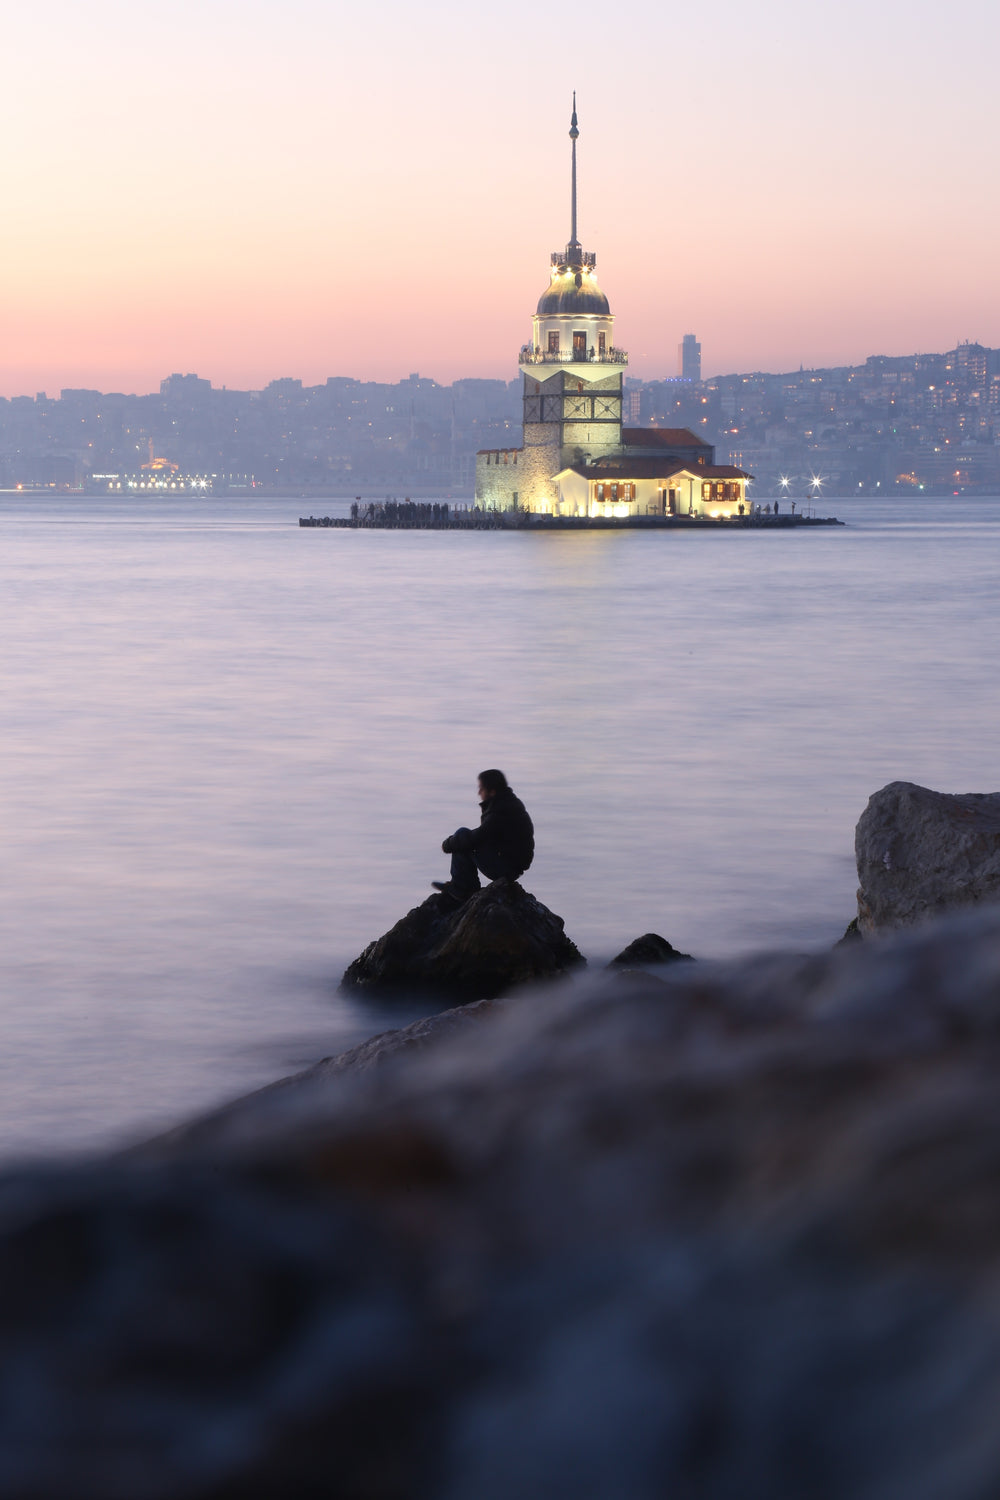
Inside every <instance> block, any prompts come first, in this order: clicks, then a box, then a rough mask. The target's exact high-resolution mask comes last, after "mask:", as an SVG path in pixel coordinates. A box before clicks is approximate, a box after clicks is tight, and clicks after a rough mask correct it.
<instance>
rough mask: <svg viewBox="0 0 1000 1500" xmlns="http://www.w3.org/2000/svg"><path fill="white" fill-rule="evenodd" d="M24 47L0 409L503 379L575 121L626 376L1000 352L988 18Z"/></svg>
mask: <svg viewBox="0 0 1000 1500" xmlns="http://www.w3.org/2000/svg"><path fill="white" fill-rule="evenodd" d="M932 21H933V24H931V23H932ZM7 33H8V34H7V38H6V40H7V57H8V69H7V78H6V83H5V91H4V94H3V98H2V100H0V111H2V114H3V122H4V128H5V131H6V136H7V140H8V143H9V146H10V149H9V150H8V152H7V155H6V160H5V163H4V165H3V167H2V168H0V182H2V188H3V194H4V198H3V201H4V204H5V208H6V215H5V218H6V223H5V236H4V241H5V242H4V247H3V252H2V254H3V276H2V279H0V285H2V286H3V289H4V290H3V293H2V294H0V392H2V393H3V394H5V395H21V394H26V393H29V392H37V391H42V390H50V389H56V390H58V389H63V388H79V387H86V388H90V389H100V390H108V389H113V390H121V391H123V392H126V391H127V392H135V393H139V392H142V391H145V390H149V389H152V388H155V387H156V386H157V385H158V382H159V380H160V379H161V378H162V377H163V375H164V374H167V373H170V372H173V371H181V370H182V371H189V370H193V371H198V372H199V373H201V374H202V375H203V376H204V377H205V378H208V379H211V380H212V383H213V384H214V385H217V386H222V385H226V386H230V387H236V388H239V389H258V388H260V387H261V386H263V385H265V384H266V383H267V382H268V381H269V380H271V379H273V378H276V375H277V376H280V374H281V373H287V372H289V371H294V374H295V377H296V378H301V379H302V381H303V383H304V384H307V385H313V384H317V383H321V382H322V381H323V380H325V379H326V378H327V376H328V375H329V374H331V373H336V372H337V371H339V370H350V371H351V372H353V373H355V374H356V375H357V377H358V378H360V379H371V380H386V381H390V382H394V381H395V380H397V379H399V378H400V376H401V375H403V374H405V373H408V372H409V371H412V370H417V369H419V370H420V372H421V374H426V375H429V376H431V377H432V378H434V379H436V380H438V381H439V382H441V383H442V384H449V383H451V382H452V381H453V380H454V379H455V378H463V377H472V378H475V377H480V378H492V379H497V378H499V379H505V378H510V376H511V375H513V373H514V370H515V360H516V355H517V350H518V347H519V345H520V344H521V343H522V342H523V341H524V340H525V339H526V338H527V337H528V334H529V331H530V316H531V313H532V311H533V309H534V306H535V304H536V302H537V300H538V297H539V295H540V293H541V292H542V290H543V289H544V287H545V285H546V284H547V269H548V257H549V253H550V251H551V250H553V249H556V248H559V247H560V246H562V245H563V244H564V243H565V241H566V239H567V238H568V234H569V202H568V200H569V180H568V179H569V143H568V139H567V128H568V117H569V109H570V98H571V91H572V89H573V88H575V89H576V90H577V91H578V102H579V112H580V128H581V137H580V235H581V238H582V240H583V242H584V244H585V245H586V247H587V248H588V249H590V250H593V251H595V252H596V253H597V256H598V272H599V276H600V279H601V282H602V285H603V287H604V289H605V291H606V292H607V294H608V296H609V298H610V301H611V307H612V311H613V312H614V313H615V314H616V316H617V319H618V322H617V326H616V340H617V342H619V343H620V345H621V346H622V347H624V348H626V349H627V350H628V351H629V353H630V369H631V371H632V373H633V374H635V375H636V376H637V377H639V378H641V379H644V380H649V379H657V378H662V377H663V376H664V375H669V374H672V373H674V371H675V359H676V348H677V345H678V343H679V342H680V340H681V338H682V336H683V335H684V334H685V333H690V332H693V333H696V334H697V336H698V338H699V339H700V341H701V344H702V349H703V366H704V368H705V369H706V371H714V372H723V371H727V372H733V371H747V370H762V371H763V370H770V371H784V370H796V369H798V368H799V366H800V365H804V366H806V367H807V368H824V367H830V366H838V365H852V364H859V363H862V362H863V360H864V359H865V358H866V357H867V356H868V355H869V354H870V353H872V352H873V351H876V350H877V351H888V352H891V351H910V350H912V349H924V350H944V349H949V348H953V347H954V346H955V344H956V343H957V342H959V341H960V340H965V339H972V340H978V341H979V342H982V343H984V344H987V345H990V346H997V345H1000V308H998V306H997V299H996V295H995V269H994V263H993V250H992V247H993V244H994V243H995V240H996V236H997V229H998V227H1000V224H998V220H1000V208H998V202H997V195H996V194H995V192H992V191H990V188H991V185H992V180H993V171H992V165H993V163H992V157H993V154H994V152H993V136H994V126H993V119H992V58H993V56H994V50H995V43H996V42H997V41H998V40H1000V14H998V12H997V11H996V10H995V9H994V8H993V7H991V6H990V5H989V4H988V3H987V0H970V4H968V5H967V6H965V7H964V8H963V9H962V11H961V13H959V12H957V11H956V12H951V13H945V14H943V15H942V13H941V12H940V11H939V9H938V8H937V7H935V8H934V9H933V11H932V9H931V6H930V4H929V3H928V0H919V3H908V4H905V5H904V4H903V3H902V0H879V3H876V4H875V5H874V6H873V5H871V4H870V3H869V4H865V5H862V4H861V3H860V0H845V3H843V4H842V5H840V6H839V7H837V9H836V10H835V11H832V10H827V9H820V8H816V9H812V10H810V9H803V8H802V7H801V6H798V5H795V4H793V3H792V0H765V3H764V4H762V5H760V6H756V7H753V8H752V9H751V8H749V7H745V6H741V5H739V4H737V3H736V0H717V3H716V4H714V5H712V6H709V7H706V8H703V9H702V10H699V11H697V12H695V11H694V10H693V9H688V10H683V11H676V12H672V13H669V14H667V13H664V12H662V11H661V10H660V9H658V8H657V7H655V6H654V5H653V4H652V3H651V0H640V3H639V4H638V5H637V6H635V7H633V9H632V11H631V12H630V24H629V25H627V26H620V25H617V24H616V23H612V22H611V21H610V20H609V18H608V16H607V13H606V12H605V11H603V10H601V9H599V8H598V7H597V6H596V5H595V4H594V3H593V0H581V5H580V6H579V7H578V9H577V10H576V11H575V12H574V17H573V25H572V26H569V25H567V24H566V18H565V17H564V16H563V15H562V14H561V13H556V12H547V11H544V10H543V11H541V12H539V11H538V10H537V9H535V8H529V7H528V6H527V5H526V4H524V3H523V0H513V3H512V4H511V5H510V6H509V7H507V9H506V11H505V20H504V24H503V25H502V26H498V24H497V21H496V18H495V16H494V14H493V13H490V12H482V13H480V12H474V11H469V10H467V9H464V8H461V7H459V6H457V5H456V4H455V3H454V0H439V3H437V4H435V5H433V6H431V7H430V8H426V7H425V8H424V9H422V10H420V11H419V12H417V11H413V10H412V9H411V8H409V7H407V6H404V5H402V4H400V3H399V0H387V3H384V4H383V5H381V6H380V7H378V9H377V10H374V11H366V12H364V13H362V12H358V11H346V10H338V9H334V8H331V7H328V6H324V5H321V4H320V3H319V0H288V3H287V4H285V5H283V6H282V7H281V8H280V9H279V8H278V7H277V5H276V4H274V3H273V0H272V3H268V0H242V3H239V4H237V3H236V0H200V3H199V4H198V5H195V4H194V3H193V0H176V3H174V4H172V5H171V6H169V7H168V6H167V5H166V4H165V3H163V0H151V3H149V4H147V5H146V6H144V7H142V8H141V9H138V10H137V9H136V8H135V7H134V6H132V5H130V4H126V3H125V0H94V3H93V4H92V5H90V6H88V7H86V8H82V7H79V6H76V5H71V4H70V3H69V0H53V3H52V4H51V5H50V6H48V7H47V8H46V9H45V10H44V11H43V12H34V13H33V12H30V11H27V10H24V9H22V10H21V11H19V12H16V13H14V14H12V15H11V17H10V18H9V19H8V28H7ZM667 64H669V67H668V66H667ZM539 75H541V79H542V81H539ZM507 372H509V373H507Z"/></svg>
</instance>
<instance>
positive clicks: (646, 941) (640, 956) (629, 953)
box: [608, 932, 693, 969]
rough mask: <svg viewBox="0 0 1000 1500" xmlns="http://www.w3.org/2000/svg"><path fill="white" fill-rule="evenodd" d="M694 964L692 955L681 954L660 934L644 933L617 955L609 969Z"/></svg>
mask: <svg viewBox="0 0 1000 1500" xmlns="http://www.w3.org/2000/svg"><path fill="white" fill-rule="evenodd" d="M682 961H683V962H685V963H691V962H693V960H692V958H691V955H690V953H679V952H678V950H677V949H676V948H675V947H674V945H673V944H672V943H668V942H667V940H666V938H663V937H660V935H659V933H658V932H644V933H643V935H642V937H637V938H636V939H635V940H634V941H633V942H631V943H629V944H628V946H627V947H625V948H623V949H622V951H621V952H620V953H616V954H615V956H614V958H613V959H612V960H611V963H610V964H609V965H608V967H609V968H626V969H641V968H642V966H643V965H644V964H673V963H680V962H682Z"/></svg>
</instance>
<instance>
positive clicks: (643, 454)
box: [476, 95, 750, 519]
mask: <svg viewBox="0 0 1000 1500" xmlns="http://www.w3.org/2000/svg"><path fill="white" fill-rule="evenodd" d="M569 134H570V140H571V142H572V184H571V194H570V202H571V216H570V238H569V243H568V244H567V246H566V248H565V250H563V251H556V252H555V253H554V254H553V255H552V257H551V265H550V269H549V285H548V288H547V289H546V291H545V292H543V294H542V296H541V298H540V299H539V302H538V307H537V309H536V311H535V314H534V317H533V319H532V336H531V342H530V343H529V344H525V345H524V346H523V347H522V349H521V354H520V359H519V368H520V371H521V378H522V382H523V391H522V401H523V424H524V425H523V440H522V445H521V447H520V448H499V449H496V448H494V449H484V450H482V451H481V452H479V453H478V454H477V456H476V503H477V504H478V505H481V506H483V507H484V508H486V509H490V510H518V509H522V510H528V511H533V512H536V513H540V514H549V515H565V516H590V517H598V516H605V517H617V518H621V519H626V518H627V517H629V516H638V515H644V516H645V515H661V516H665V515H713V516H726V515H736V514H738V513H741V508H742V507H744V506H745V501H746V481H747V479H748V478H749V477H750V476H749V475H747V474H745V473H744V472H743V471H742V470H741V469H736V468H732V467H730V466H726V467H724V468H721V467H717V466H716V465H715V463H714V456H715V455H714V450H713V449H712V448H711V447H710V446H709V445H708V444H707V443H703V442H701V440H700V439H698V438H696V437H695V436H694V434H693V433H691V432H688V431H687V429H673V428H670V429H660V430H656V429H649V430H647V429H643V428H629V427H623V425H622V415H623V413H622V395H623V392H622V379H623V375H624V371H625V366H626V365H627V364H628V355H627V354H626V353H625V351H624V350H623V349H619V348H618V347H617V346H616V344H615V342H614V322H615V320H614V317H613V315H612V313H611V308H610V305H609V303H608V299H607V297H606V296H605V294H604V292H603V291H602V290H601V288H600V286H599V284H598V280H597V269H596V264H597V260H596V256H595V255H593V254H592V253H591V252H590V251H587V250H584V248H583V246H582V245H581V243H580V240H579V238H578V236H577V196H576V143H577V138H578V137H579V134H580V132H579V129H578V126H577V115H576V96H575V95H574V98H573V114H572V119H571V123H570V131H569Z"/></svg>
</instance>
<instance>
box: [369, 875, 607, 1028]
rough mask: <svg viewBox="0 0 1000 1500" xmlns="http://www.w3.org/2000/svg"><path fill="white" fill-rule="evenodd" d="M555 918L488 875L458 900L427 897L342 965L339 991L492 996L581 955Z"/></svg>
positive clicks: (573, 964)
mask: <svg viewBox="0 0 1000 1500" xmlns="http://www.w3.org/2000/svg"><path fill="white" fill-rule="evenodd" d="M563 928H564V923H563V920H562V918H561V917H557V916H556V915H555V913H554V912H551V911H549V909H548V907H547V906H543V905H542V903H541V902H540V901H537V900H536V899H535V897H534V896H532V895H530V894H529V893H528V892H527V891H526V890H524V888H523V887H522V886H521V885H519V884H518V882H517V881H516V880H494V881H493V882H492V884H491V885H488V886H485V887H484V888H483V890H481V891H479V892H478V893H477V894H476V895H475V896H473V897H472V898H471V900H469V901H466V902H465V904H464V905H463V906H460V907H455V906H454V904H453V903H452V902H451V901H449V900H448V898H447V897H445V896H438V895H435V896H429V897H428V898H427V900H426V901H424V902H423V903H422V905H420V906H415V907H414V908H413V909H412V911H409V912H407V914H406V916H405V917H403V918H402V919H401V920H400V921H399V922H397V923H396V925H395V927H393V928H391V930H390V931H389V932H387V933H386V934H385V935H384V936H383V937H380V938H378V939H377V940H376V941H375V942H374V943H369V945H368V947H367V948H366V949H365V951H364V952H363V953H362V954H361V956H360V957H359V958H356V959H355V960H354V962H353V963H352V964H350V965H349V967H348V968H347V970H346V971H345V973H344V977H343V979H342V980H341V984H342V986H343V988H344V989H378V990H406V991H411V992H412V991H414V990H416V991H427V992H428V993H429V994H434V995H438V994H440V995H447V996H450V997H451V998H453V999H455V1000H479V999H493V998H495V997H496V996H497V995H502V994H504V993H505V992H506V991H507V990H510V989H513V988H514V987H515V986H517V985H520V984H527V983H530V982H531V981H533V980H539V979H554V978H556V977H557V976H559V975H561V974H566V973H568V972H569V971H570V970H572V969H575V968H579V967H580V966H581V965H583V964H584V963H585V962H586V960H585V959H584V958H583V956H582V954H581V953H580V952H579V950H578V949H577V947H576V946H575V944H573V943H571V942H570V940H569V938H568V937H567V936H566V934H565V932H564V930H563Z"/></svg>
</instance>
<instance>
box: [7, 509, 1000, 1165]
mask: <svg viewBox="0 0 1000 1500" xmlns="http://www.w3.org/2000/svg"><path fill="white" fill-rule="evenodd" d="M302 508H303V505H302V503H301V502H298V501H295V500H290V501H277V500H271V501H259V500H251V501H246V500H239V501H231V502H230V501H221V500H208V501H204V502H190V501H189V502H180V503H178V502H170V503H166V502H165V503H162V504H160V503H157V504H154V505H149V504H147V505H146V506H145V507H139V506H136V505H134V504H132V505H129V504H127V503H120V502H107V503H105V502H101V501H95V500H82V499H58V500H54V499H51V498H37V499H36V498H33V497H26V496H11V495H7V496H3V497H0V526H2V528H3V554H2V555H3V561H2V580H3V587H2V591H0V617H2V634H0V640H2V643H3V646H2V650H3V680H4V695H3V702H4V734H3V739H2V743H0V789H2V796H3V807H4V820H3V838H2V841H0V851H2V861H3V886H2V899H0V955H2V958H0V962H2V966H3V987H2V988H3V994H2V1011H0V1016H2V1033H0V1035H2V1042H3V1045H2V1048H0V1154H5V1155H7V1156H10V1155H12V1154H19V1153H24V1152H33V1151H36V1150H49V1149H52V1148H60V1149H61V1148H64V1147H78V1146H91V1145H94V1144H98V1143H104V1142H108V1141H117V1140H126V1139H129V1138H130V1137H133V1136H135V1135H137V1134H141V1133H142V1132H143V1131H151V1130H153V1129H155V1128H158V1127H160V1126H162V1125H165V1124H169V1123H172V1122H173V1121H175V1120H176V1119H178V1118H180V1117H182V1116H183V1115H184V1114H185V1113H187V1112H190V1111H191V1110H194V1109H196V1108H200V1107H203V1106H205V1105H208V1104H212V1103H215V1102H217V1101H219V1100H221V1099H224V1098H226V1097H228V1096H230V1095H232V1094H235V1093H238V1092H241V1091H244V1090H247V1089H249V1088H252V1087H255V1086H257V1085H259V1084H261V1083H264V1082H266V1081H268V1080H269V1079H271V1078H273V1077H276V1076H278V1075H280V1074H282V1073H286V1072H290V1071H292V1070H294V1069H295V1068H298V1067H301V1066H305V1065H307V1064H308V1063H309V1062H311V1061H313V1060H314V1059H315V1058H317V1057H320V1056H323V1055H326V1054H329V1053H331V1052H336V1051H339V1050H342V1049H343V1048H344V1047H346V1046H349V1045H352V1044H353V1043H354V1042H356V1041H358V1040H360V1039H361V1038H362V1037H364V1036H366V1035H368V1034H370V1033H371V1032H373V1031H376V1030H380V1029H383V1028H384V1027H386V1026H388V1025H393V1024H397V1023H398V1022H399V1021H400V1020H403V1021H405V1020H408V1019H411V1018H412V1016H413V1014H414V1012H413V1011H412V1010H411V1011H409V1012H408V1011H407V1010H406V1008H405V1007H403V1008H402V1009H394V1010H390V1009H387V1008H385V1007H383V1008H371V1007H365V1006H362V1005H358V1004H356V1003H353V1002H351V1003H348V1002H345V1001H344V1000H343V999H341V998H339V997H338V996H337V995H336V980H337V978H338V976H339V974H340V972H341V971H342V969H343V967H344V965H345V964H346V962H347V961H349V959H351V958H352V957H354V956H355V954H356V953H357V952H359V951H360V949H361V948H362V947H363V946H364V945H365V943H367V942H368V941H369V940H370V939H371V938H372V937H374V936H376V935H377V934H378V933H380V932H381V931H383V930H385V928H386V927H388V926H389V925H391V923H392V922H393V921H394V920H395V919H396V918H397V917H398V916H400V915H401V914H402V913H403V912H404V911H405V910H406V909H407V908H408V907H409V906H412V905H414V904H415V903H416V902H417V901H419V900H422V899H423V898H424V896H425V895H426V894H428V891H429V881H430V880H431V879H434V878H442V877H443V876H445V875H446V873H447V861H446V859H445V858H444V856H442V855H441V853H440V842H441V839H442V837H443V836H444V835H445V834H446V833H448V832H450V831H451V830H452V829H453V828H454V827H455V826H456V825H457V824H458V823H460V822H468V821H473V820H475V818H476V817H477V815H478V810H477V805H476V801H475V779H476V773H477V772H478V771H479V770H481V769H483V768H484V767H485V766H492V765H498V766H500V767H502V768H503V769H504V770H505V771H506V772H507V774H508V776H509V778H510V780H511V782H512V784H513V786H514V787H515V789H516V790H517V792H518V793H519V794H520V795H521V796H522V797H523V798H524V799H525V801H526V803H527V805H528V807H529V809H530V810H531V812H532V815H533V816H534V818H535V822H536V827H537V835H538V857H537V860H536V863H535V865H534V867H533V868H532V870H531V872H530V876H529V878H528V880H527V882H526V883H527V884H528V886H529V888H530V889H532V890H533V891H534V892H535V893H536V894H537V895H538V896H539V898H540V899H541V900H542V901H544V902H546V904H548V905H550V906H551V907H553V909H554V910H556V911H558V912H559V913H560V914H561V915H563V916H564V917H565V919H566V924H567V930H568V931H569V933H570V935H571V936H572V937H573V938H574V939H575V941H576V942H577V943H578V944H579V945H580V947H581V948H583V950H584V951H585V952H586V953H587V955H588V956H589V957H590V958H591V959H592V960H595V961H600V960H602V959H604V958H607V957H608V956H610V955H611V954H612V953H613V952H615V951H617V949H618V948H620V947H622V946H623V945H624V944H625V943H626V942H627V941H628V940H630V939H631V938H633V937H635V936H636V935H638V934H639V933H641V932H644V931H647V930H650V929H652V930H655V931H657V932H660V933H662V934H663V935H664V936H665V937H667V938H669V939H670V941H671V942H673V943H674V944H675V945H676V946H677V947H679V948H681V949H684V950H686V951H688V952H691V953H694V954H696V955H703V956H726V955H731V954H735V953H739V952H741V951H744V950H749V949H761V948H766V947H772V946H776V945H780V946H782V947H795V948H818V947H822V946H825V945H828V944H829V943H831V942H832V941H834V940H835V938H836V937H838V936H839V934H840V933H841V932H842V931H843V929H844V926H845V925H846V923H847V921H848V920H849V918H850V917H851V916H852V915H853V911H854V889H855V877H854V866H853V834H854V825H855V823H856V821H857V818H858V816H859V814H860V812H861V810H862V809H863V807H864V805H865V802H866V801H867V798H868V796H869V795H870V794H871V792H872V791H874V790H875V789H876V788H878V787H879V786H881V785H883V784H884V783H885V782H887V781H890V780H894V779H897V778H905V779H909V780H914V781H918V782H923V783H925V784H927V785H930V786H934V787H938V788H941V789H943V790H947V791H969V790H993V789H996V788H997V786H998V785H1000V776H998V775H997V771H996V768H995V753H994V745H995V736H996V721H997V711H996V692H995V685H994V668H993V656H994V647H993V642H994V641H995V639H996V634H997V625H998V619H997V617H998V614H1000V604H998V593H997V589H996V584H995V578H994V572H995V562H994V559H995V555H996V549H997V544H998V540H1000V501H993V500H975V501H970V500H942V501H918V502H915V503H907V502H903V501H897V502H880V503H878V504H873V503H867V502H866V503H862V502H857V501H854V502H843V501H838V502H833V501H831V502H829V508H830V509H831V510H835V511H836V512H837V513H838V514H840V515H842V516H843V517H844V518H846V519H847V520H849V522H850V525H849V527H847V528H844V529H841V528H837V529H831V530H826V531H812V532H804V531H802V532H780V533H767V532H739V533H735V534H718V535H716V534H712V533H707V532H704V531H698V532H693V533H691V534H689V535H671V534H667V533H655V534H652V535H636V534H614V533H610V532H595V533H589V534H582V535H562V536H526V535H520V534H516V533H515V534H501V533H433V532H423V533H392V532H343V531H332V530H327V531H315V530H300V529H299V528H298V526H297V524H296V521H297V517H298V515H299V512H300V510H301V509H302ZM304 508H305V510H306V512H307V513H308V512H309V511H313V512H315V513H321V512H322V511H323V510H328V511H329V510H333V509H335V508H336V504H335V502H330V503H329V504H326V505H322V504H320V503H318V502H316V501H314V500H310V501H308V502H305V503H304Z"/></svg>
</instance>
